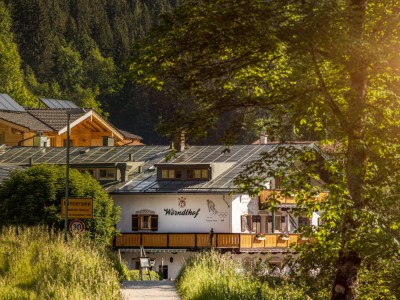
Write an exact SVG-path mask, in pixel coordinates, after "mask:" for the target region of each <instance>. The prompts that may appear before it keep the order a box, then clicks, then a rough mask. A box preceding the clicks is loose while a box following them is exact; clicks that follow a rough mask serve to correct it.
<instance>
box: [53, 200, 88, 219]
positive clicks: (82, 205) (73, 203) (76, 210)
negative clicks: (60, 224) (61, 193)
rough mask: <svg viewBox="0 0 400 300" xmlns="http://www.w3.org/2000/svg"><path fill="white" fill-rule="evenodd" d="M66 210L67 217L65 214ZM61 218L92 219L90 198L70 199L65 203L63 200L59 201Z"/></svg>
mask: <svg viewBox="0 0 400 300" xmlns="http://www.w3.org/2000/svg"><path fill="white" fill-rule="evenodd" d="M67 208H68V216H65V212H66V211H67ZM61 217H62V218H66V217H68V219H93V199H92V198H72V197H70V198H69V199H68V202H67V203H66V201H65V198H63V199H62V200H61Z"/></svg>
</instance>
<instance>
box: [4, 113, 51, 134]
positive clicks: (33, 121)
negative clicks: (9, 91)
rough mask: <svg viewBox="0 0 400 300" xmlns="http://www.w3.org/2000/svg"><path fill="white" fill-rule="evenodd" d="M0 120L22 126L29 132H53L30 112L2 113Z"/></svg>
mask: <svg viewBox="0 0 400 300" xmlns="http://www.w3.org/2000/svg"><path fill="white" fill-rule="evenodd" d="M0 120H4V121H6V122H9V123H12V124H15V125H18V126H22V127H24V128H26V129H27V130H29V131H53V129H52V128H50V127H49V126H47V125H46V124H44V123H43V122H41V121H39V120H38V119H37V118H35V117H34V116H32V115H30V114H29V113H28V112H14V111H1V110H0Z"/></svg>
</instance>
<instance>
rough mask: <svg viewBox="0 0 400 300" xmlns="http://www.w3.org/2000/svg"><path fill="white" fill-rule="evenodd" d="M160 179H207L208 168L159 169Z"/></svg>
mask: <svg viewBox="0 0 400 300" xmlns="http://www.w3.org/2000/svg"><path fill="white" fill-rule="evenodd" d="M159 176H161V178H160V179H173V180H208V179H209V171H208V169H181V168H179V169H161V172H160V173H159Z"/></svg>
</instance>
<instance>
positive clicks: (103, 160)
mask: <svg viewBox="0 0 400 300" xmlns="http://www.w3.org/2000/svg"><path fill="white" fill-rule="evenodd" d="M167 150H168V149H167V146H124V147H117V146H101V147H71V148H70V163H71V164H107V163H119V162H129V161H130V160H129V159H130V157H129V156H130V155H129V154H131V159H132V160H134V161H143V162H144V161H147V160H151V159H153V157H154V156H155V155H157V154H159V153H160V152H161V153H165V155H166V153H168V152H166V151H167ZM3 151H4V153H3V154H2V155H0V164H1V163H8V164H21V165H24V164H29V159H30V158H32V159H33V160H34V162H35V163H46V164H60V165H61V164H65V163H66V148H64V147H7V148H6V149H4V150H3ZM161 155H162V154H161ZM165 155H164V156H165Z"/></svg>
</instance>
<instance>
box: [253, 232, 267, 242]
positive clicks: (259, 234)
mask: <svg viewBox="0 0 400 300" xmlns="http://www.w3.org/2000/svg"><path fill="white" fill-rule="evenodd" d="M254 238H255V239H256V240H257V241H265V234H262V233H257V234H256V235H255V237H254Z"/></svg>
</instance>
